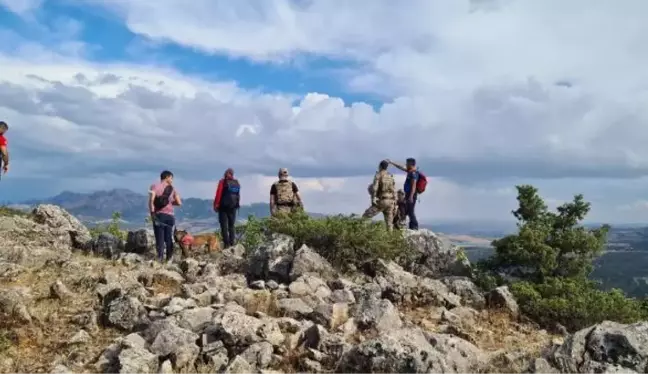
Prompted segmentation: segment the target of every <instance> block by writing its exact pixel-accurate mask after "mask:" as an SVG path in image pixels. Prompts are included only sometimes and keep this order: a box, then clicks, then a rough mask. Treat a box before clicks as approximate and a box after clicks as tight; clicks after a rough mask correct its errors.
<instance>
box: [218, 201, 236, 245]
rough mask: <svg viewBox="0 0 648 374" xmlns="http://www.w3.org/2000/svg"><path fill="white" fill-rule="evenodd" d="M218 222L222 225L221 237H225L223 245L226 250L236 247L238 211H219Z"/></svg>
mask: <svg viewBox="0 0 648 374" xmlns="http://www.w3.org/2000/svg"><path fill="white" fill-rule="evenodd" d="M218 222H219V223H220V228H221V231H220V232H221V236H222V237H223V244H224V246H225V248H227V247H231V246H233V245H234V241H235V240H236V232H235V231H234V225H235V224H236V209H223V208H221V209H220V210H219V211H218Z"/></svg>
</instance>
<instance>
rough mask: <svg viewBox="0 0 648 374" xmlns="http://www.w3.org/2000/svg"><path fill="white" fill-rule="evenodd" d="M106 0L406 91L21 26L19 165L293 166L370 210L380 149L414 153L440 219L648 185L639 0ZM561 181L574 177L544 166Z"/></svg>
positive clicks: (338, 198) (633, 194) (260, 55)
mask: <svg viewBox="0 0 648 374" xmlns="http://www.w3.org/2000/svg"><path fill="white" fill-rule="evenodd" d="M29 3H30V4H28V2H24V3H19V2H11V4H9V5H7V7H8V8H9V9H11V10H13V11H15V12H17V13H21V14H25V13H29V12H30V11H31V10H34V9H36V8H37V6H38V2H33V3H32V2H29ZM86 3H87V2H86ZM92 3H103V5H104V6H105V7H106V8H108V9H111V10H113V11H115V12H116V13H117V14H119V15H120V16H121V17H122V18H123V19H124V20H125V21H126V23H127V25H128V26H129V27H130V29H131V30H132V31H134V32H136V33H139V34H142V35H145V36H148V37H151V38H153V39H156V40H157V41H172V42H176V43H179V44H183V45H187V46H192V47H196V48H199V49H202V50H204V51H208V52H210V53H214V52H215V53H221V54H225V55H228V56H235V57H244V58H249V59H252V60H256V61H272V62H274V63H293V64H295V65H298V66H299V65H300V64H301V63H302V62H303V60H302V59H303V58H304V56H309V57H312V56H314V57H322V56H323V57H328V58H333V59H340V58H341V59H348V60H350V61H352V62H353V63H354V64H353V65H350V66H351V67H349V66H347V67H345V68H344V69H343V70H342V71H340V72H339V78H340V79H344V83H345V84H346V85H347V86H348V87H349V88H351V89H354V90H358V91H362V92H370V93H372V94H378V95H383V96H387V97H391V98H392V100H391V101H390V102H388V103H386V104H384V105H383V106H382V107H381V108H380V109H379V110H374V109H373V108H372V107H371V106H370V105H368V104H366V103H362V102H353V103H351V102H345V101H344V100H343V99H341V98H338V97H331V96H329V95H326V94H324V93H318V92H311V93H308V94H306V95H304V96H303V97H295V95H292V94H290V93H286V94H274V95H271V94H260V93H258V92H254V91H246V90H243V89H241V88H240V87H239V86H238V85H237V83H236V82H213V81H207V80H203V79H200V78H197V77H189V76H186V75H183V74H182V73H180V72H177V71H174V70H173V69H170V68H164V67H162V66H159V65H153V64H147V65H139V66H137V65H128V64H111V65H107V64H96V63H90V62H87V61H83V59H82V56H83V53H84V51H85V49H86V48H88V46H86V45H84V44H83V43H80V44H79V43H78V42H77V41H75V40H73V39H74V37H75V36H76V35H77V34H78V32H79V30H81V27H82V25H79V24H78V23H75V21H74V20H67V21H66V20H62V21H61V22H60V23H58V24H57V25H55V27H54V28H55V29H56V30H58V31H57V35H58V36H57V39H56V40H57V43H58V44H57V45H56V46H55V47H54V48H44V47H42V46H40V45H34V44H28V45H25V44H24V43H23V44H21V43H19V42H18V41H16V40H15V39H12V41H11V43H10V44H11V46H14V45H16V46H17V48H13V49H12V51H11V53H8V51H5V53H4V54H0V66H2V70H1V71H0V118H3V119H5V120H7V121H8V122H9V123H10V124H11V132H10V142H11V146H12V154H13V155H14V156H15V161H14V163H13V164H14V168H13V170H12V174H11V175H12V177H13V178H30V177H33V176H34V175H45V176H57V177H60V178H66V180H67V181H68V183H70V184H72V182H71V181H77V182H74V183H76V185H81V184H84V185H85V184H87V185H88V186H95V185H97V186H98V185H102V186H103V185H107V184H110V183H111V182H110V181H111V180H112V181H113V182H114V183H118V182H119V181H122V182H125V183H126V182H127V180H126V179H124V178H126V176H128V178H130V179H133V178H135V177H134V176H133V175H138V173H140V174H141V173H149V172H150V171H151V170H159V169H161V168H167V167H168V168H171V169H173V170H175V171H176V172H177V174H178V175H181V176H182V177H181V178H185V180H186V182H187V189H188V191H193V192H191V194H197V195H200V196H205V194H207V195H208V194H211V193H213V192H209V191H210V190H211V189H213V183H214V182H211V181H209V182H202V181H203V180H205V179H207V180H210V179H216V178H218V177H219V176H220V175H221V173H222V170H223V169H224V168H225V167H228V166H233V167H234V168H235V169H237V171H238V172H239V173H240V175H241V176H242V178H251V179H249V180H247V179H246V184H249V185H252V186H256V187H255V188H254V189H252V190H254V191H256V192H254V193H251V195H250V196H251V197H250V198H251V199H252V200H254V201H256V200H260V201H265V200H266V199H267V192H265V191H264V190H265V189H266V188H267V185H268V183H270V182H269V180H271V179H272V178H270V179H268V178H267V177H262V176H259V175H261V174H263V175H266V176H267V175H274V174H275V172H276V169H277V168H278V167H280V166H286V167H289V168H290V169H291V171H292V172H293V175H295V176H296V177H297V178H299V179H298V180H299V182H300V185H302V186H303V189H304V194H305V195H307V196H308V200H309V201H310V203H311V204H313V207H314V208H313V210H314V211H325V212H330V210H336V211H348V212H350V211H355V212H361V211H362V210H363V209H364V203H365V202H366V184H367V183H368V182H369V180H370V178H371V176H370V174H371V172H372V170H373V169H374V168H375V166H376V164H377V163H378V161H379V160H381V159H383V158H392V159H395V160H403V159H404V158H405V157H409V156H414V157H416V158H417V159H418V160H419V162H420V163H421V165H422V166H423V168H424V170H425V171H426V172H427V174H429V176H430V177H431V178H432V179H431V180H432V181H433V182H432V184H431V186H430V191H431V192H429V193H426V195H424V196H422V200H423V202H422V205H421V208H420V211H421V214H422V215H423V216H426V217H429V218H435V219H442V218H448V219H450V218H456V219H459V218H461V217H464V218H465V217H479V218H483V219H487V218H488V217H489V216H491V215H493V214H495V215H496V214H497V213H494V212H496V211H497V212H502V211H503V212H504V213H502V214H503V215H504V216H508V210H509V209H508V208H509V207H511V204H514V203H515V200H514V191H513V190H512V189H511V187H510V186H511V185H513V184H514V183H518V182H522V181H533V182H534V183H535V184H539V185H542V186H545V187H546V188H547V189H548V193H547V197H548V200H547V201H548V202H550V203H551V204H554V205H555V204H556V203H559V202H561V201H565V200H568V199H569V198H570V197H571V195H573V194H574V193H577V192H580V191H581V190H583V191H587V193H586V199H587V198H588V193H589V194H590V196H592V197H593V200H594V201H596V204H598V206H599V207H600V208H596V209H595V210H594V209H593V216H595V217H598V218H600V219H605V218H606V215H608V214H611V215H616V216H615V217H622V215H623V214H629V213H628V210H623V209H618V206H620V205H623V204H626V205H627V204H631V202H632V201H635V200H639V199H640V198H641V197H640V194H641V193H642V192H641V191H640V189H641V188H644V187H645V185H646V184H647V183H645V181H644V180H643V179H634V180H632V179H630V182H628V179H626V180H622V178H628V177H634V178H639V177H643V176H645V175H646V174H648V148H646V147H645V144H646V143H647V142H648V128H646V127H645V125H644V124H645V123H646V122H647V121H648V109H646V106H645V101H646V99H647V98H648V90H647V89H648V73H647V72H646V71H645V66H646V63H648V53H647V52H646V51H645V50H644V49H643V48H641V46H643V45H645V42H646V38H648V36H647V35H648V24H647V23H645V22H644V20H643V19H642V15H643V14H645V10H648V5H647V4H646V3H645V2H643V1H634V0H631V1H627V2H624V6H623V7H619V6H615V4H612V3H604V2H598V3H592V2H589V1H581V0H575V1H572V2H558V1H554V0H546V1H472V2H469V1H459V0H457V1H451V2H449V1H433V0H411V1H408V2H404V3H402V4H399V6H397V7H396V6H394V4H393V2H390V1H386V0H357V1H351V2H346V1H345V2H343V1H338V0H332V1H308V2H296V1H288V0H281V1H279V0H278V1H273V2H252V1H244V0H239V1H221V0H195V1H191V2H179V1H172V0H169V1H164V2H157V3H153V2H150V1H131V2H125V1H105V2H101V1H92ZM1 4H5V5H6V4H8V2H7V0H2V3H1ZM68 21H69V22H68ZM66 38H67V39H70V38H72V40H67V39H66ZM77 47H78V49H75V48H77ZM90 47H91V46H90ZM125 48H126V47H125ZM306 60H307V59H306ZM305 66H306V68H308V66H309V65H308V63H306V64H305ZM296 99H297V101H295V100H296ZM295 102H297V104H294V103H295ZM105 173H114V174H115V175H113V176H111V177H110V178H108V177H106V174H105ZM146 175H148V174H146ZM401 177H402V176H399V178H401ZM557 177H572V179H571V180H569V181H565V180H560V179H554V180H551V179H548V178H557ZM255 178H256V179H255ZM303 178H306V179H303ZM587 178H590V179H587ZM591 178H596V179H594V180H592V179H591ZM130 179H129V180H130ZM136 179H137V178H135V179H134V180H136ZM92 180H94V181H95V182H92ZM401 182H402V181H400V182H399V183H401ZM468 182H469V183H468ZM4 183H5V180H3V184H4ZM119 183H121V182H119ZM130 183H131V184H133V183H134V182H130ZM141 183H149V182H148V181H142V182H141ZM606 183H611V184H612V185H613V187H614V188H611V187H609V186H607V185H606ZM72 185H73V184H72ZM3 187H4V186H3ZM75 189H79V188H75ZM602 191H606V192H605V193H603V192H602ZM619 191H624V192H623V193H620V192H619ZM541 192H542V191H541ZM611 194H620V195H623V196H620V197H619V196H616V197H612V198H611V197H610V195H611ZM606 199H611V200H614V201H609V202H608V201H606ZM623 199H627V201H626V200H623ZM622 200H623V201H622ZM596 206H597V205H595V207H596ZM502 207H506V209H502ZM512 208H513V207H511V209H512ZM633 214H634V213H633ZM641 214H645V213H636V215H635V216H636V217H640V216H641ZM635 216H633V217H635ZM641 217H645V218H646V219H648V215H645V216H641Z"/></svg>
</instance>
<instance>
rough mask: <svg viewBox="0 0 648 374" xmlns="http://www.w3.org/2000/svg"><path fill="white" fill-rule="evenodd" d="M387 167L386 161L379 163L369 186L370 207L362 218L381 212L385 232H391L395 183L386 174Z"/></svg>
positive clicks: (392, 178)
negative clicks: (383, 218) (385, 226)
mask: <svg viewBox="0 0 648 374" xmlns="http://www.w3.org/2000/svg"><path fill="white" fill-rule="evenodd" d="M388 167H389V163H388V162H387V161H382V162H380V165H379V166H378V171H377V172H376V175H375V176H374V180H373V183H372V184H370V185H369V194H370V195H371V206H370V207H369V208H368V209H367V210H365V212H364V214H363V215H362V217H363V218H372V217H374V216H375V215H376V214H378V213H380V212H382V213H383V215H384V217H385V225H387V230H390V231H391V230H392V229H393V228H394V213H395V209H394V207H395V196H394V191H395V186H396V182H395V181H394V176H393V175H392V174H390V173H388V172H387V168H388Z"/></svg>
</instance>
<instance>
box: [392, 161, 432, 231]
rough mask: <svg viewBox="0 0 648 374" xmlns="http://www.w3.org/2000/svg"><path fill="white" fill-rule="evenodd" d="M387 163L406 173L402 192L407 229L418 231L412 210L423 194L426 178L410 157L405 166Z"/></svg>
mask: <svg viewBox="0 0 648 374" xmlns="http://www.w3.org/2000/svg"><path fill="white" fill-rule="evenodd" d="M387 162H389V163H390V164H391V165H393V166H394V167H396V168H398V169H401V170H402V171H404V172H406V173H407V177H406V178H405V185H404V186H403V191H404V192H405V201H406V207H407V217H408V218H409V228H410V230H418V228H419V227H418V220H417V219H416V213H415V211H414V208H415V207H416V200H417V198H418V195H419V194H421V193H423V192H424V191H425V187H427V177H426V176H425V175H424V174H423V173H421V172H420V171H419V170H418V168H417V167H416V160H415V159H413V158H411V157H410V158H408V159H407V160H405V166H403V165H401V164H398V163H396V162H393V161H391V160H387Z"/></svg>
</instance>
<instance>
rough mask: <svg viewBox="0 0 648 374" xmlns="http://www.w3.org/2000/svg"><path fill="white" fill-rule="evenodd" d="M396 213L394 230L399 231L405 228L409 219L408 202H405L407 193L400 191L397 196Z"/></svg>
mask: <svg viewBox="0 0 648 374" xmlns="http://www.w3.org/2000/svg"><path fill="white" fill-rule="evenodd" d="M394 208H395V210H396V212H395V214H394V228H396V229H397V230H400V229H402V228H403V227H405V220H406V219H407V201H405V191H403V190H398V192H397V194H396V206H395V207H394Z"/></svg>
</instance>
